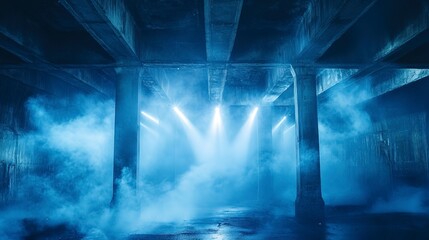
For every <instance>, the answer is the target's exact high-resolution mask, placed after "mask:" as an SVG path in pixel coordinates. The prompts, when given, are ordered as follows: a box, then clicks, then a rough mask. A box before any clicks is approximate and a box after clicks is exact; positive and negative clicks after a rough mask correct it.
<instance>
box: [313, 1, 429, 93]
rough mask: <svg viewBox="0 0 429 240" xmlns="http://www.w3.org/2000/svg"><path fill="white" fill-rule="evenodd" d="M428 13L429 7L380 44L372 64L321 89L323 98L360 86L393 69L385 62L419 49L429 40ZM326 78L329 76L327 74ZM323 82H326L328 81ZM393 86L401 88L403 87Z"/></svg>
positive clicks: (343, 75) (344, 75)
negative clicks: (369, 79)
mask: <svg viewBox="0 0 429 240" xmlns="http://www.w3.org/2000/svg"><path fill="white" fill-rule="evenodd" d="M428 11H429V6H428V7H427V9H423V10H422V11H421V12H420V14H418V15H417V17H416V18H414V19H413V21H412V22H410V23H409V24H408V25H407V26H406V27H404V28H402V29H401V30H400V31H398V32H397V33H396V36H394V37H393V38H391V37H390V38H385V40H384V41H382V42H381V43H380V44H379V49H380V50H379V51H377V53H376V54H375V55H374V56H373V61H371V63H370V64H367V65H366V66H364V67H362V68H361V69H359V70H358V71H355V72H353V74H342V77H341V78H338V79H337V80H336V84H333V85H331V86H325V87H324V88H323V89H321V91H320V94H321V95H322V96H323V95H328V94H329V92H330V91H334V89H336V88H338V89H343V90H344V89H346V88H347V87H348V86H353V85H355V84H359V81H360V80H362V79H365V78H370V77H371V76H373V75H374V74H376V73H377V72H380V71H382V70H383V69H392V67H393V66H394V65H392V64H388V63H386V62H385V61H394V60H395V59H398V58H400V57H402V56H404V55H405V54H407V53H408V52H410V51H412V50H414V49H415V48H417V47H419V46H420V45H421V44H423V43H424V42H427V39H428V38H429V15H428ZM392 39H393V40H392ZM397 68H401V66H400V65H398V66H397ZM423 68H427V67H425V66H423V67H422V69H423ZM393 69H395V68H393ZM410 69H411V68H410ZM416 70H417V69H416ZM410 71H411V70H410ZM413 71H415V70H413ZM325 76H327V75H326V74H325ZM398 76H406V74H405V75H404V74H399V75H398ZM394 78H395V77H394ZM418 79H421V78H418ZM322 81H325V82H326V81H328V80H322ZM334 86H335V87H334ZM392 86H397V87H401V86H402V85H392ZM338 89H337V90H338ZM392 90H394V89H392ZM389 91H391V90H389ZM325 92H326V93H325ZM323 97H325V96H323Z"/></svg>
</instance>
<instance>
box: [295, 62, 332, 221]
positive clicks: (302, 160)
mask: <svg viewBox="0 0 429 240" xmlns="http://www.w3.org/2000/svg"><path fill="white" fill-rule="evenodd" d="M295 73H296V77H295V80H294V94H295V122H296V148H297V149H296V150H297V151H296V153H297V197H296V201H295V216H296V218H297V219H298V221H301V222H308V223H323V222H324V215H325V214H324V208H325V203H324V201H323V199H322V193H321V181H320V156H319V130H318V121H317V95H316V74H315V72H314V70H313V69H310V68H298V69H295Z"/></svg>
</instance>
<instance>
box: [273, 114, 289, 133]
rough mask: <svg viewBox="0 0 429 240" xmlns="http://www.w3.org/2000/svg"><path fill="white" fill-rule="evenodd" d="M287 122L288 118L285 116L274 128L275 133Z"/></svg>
mask: <svg viewBox="0 0 429 240" xmlns="http://www.w3.org/2000/svg"><path fill="white" fill-rule="evenodd" d="M285 121H286V116H283V117H282V119H280V121H279V122H278V123H277V124H276V125H275V126H274V127H273V131H272V132H273V133H274V132H276V131H277V130H278V129H279V127H280V126H281V125H282V124H283V123H284V122H285Z"/></svg>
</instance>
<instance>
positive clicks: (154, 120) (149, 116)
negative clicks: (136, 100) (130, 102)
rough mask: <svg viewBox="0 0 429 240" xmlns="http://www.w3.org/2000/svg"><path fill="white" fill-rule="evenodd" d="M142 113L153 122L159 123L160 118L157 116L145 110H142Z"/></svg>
mask: <svg viewBox="0 0 429 240" xmlns="http://www.w3.org/2000/svg"><path fill="white" fill-rule="evenodd" d="M140 113H141V114H142V115H143V116H144V117H146V118H147V119H149V120H150V121H152V122H153V123H155V124H159V120H158V119H157V118H155V117H154V116H152V115H150V114H149V113H146V112H143V111H141V112H140Z"/></svg>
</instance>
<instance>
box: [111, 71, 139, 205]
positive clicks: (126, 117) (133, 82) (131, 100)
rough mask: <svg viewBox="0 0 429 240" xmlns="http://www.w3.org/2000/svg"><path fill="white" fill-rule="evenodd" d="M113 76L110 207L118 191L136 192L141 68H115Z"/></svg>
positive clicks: (113, 203) (116, 199)
mask: <svg viewBox="0 0 429 240" xmlns="http://www.w3.org/2000/svg"><path fill="white" fill-rule="evenodd" d="M116 73H117V78H116V104H115V147H114V166H113V197H112V205H115V204H116V203H117V201H118V198H119V193H120V191H121V190H124V191H129V190H130V191H131V192H134V193H135V189H136V186H137V184H136V177H137V162H138V156H139V150H138V149H139V136H140V131H139V95H140V94H139V91H140V69H139V68H118V69H116ZM123 188H127V189H123Z"/></svg>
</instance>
